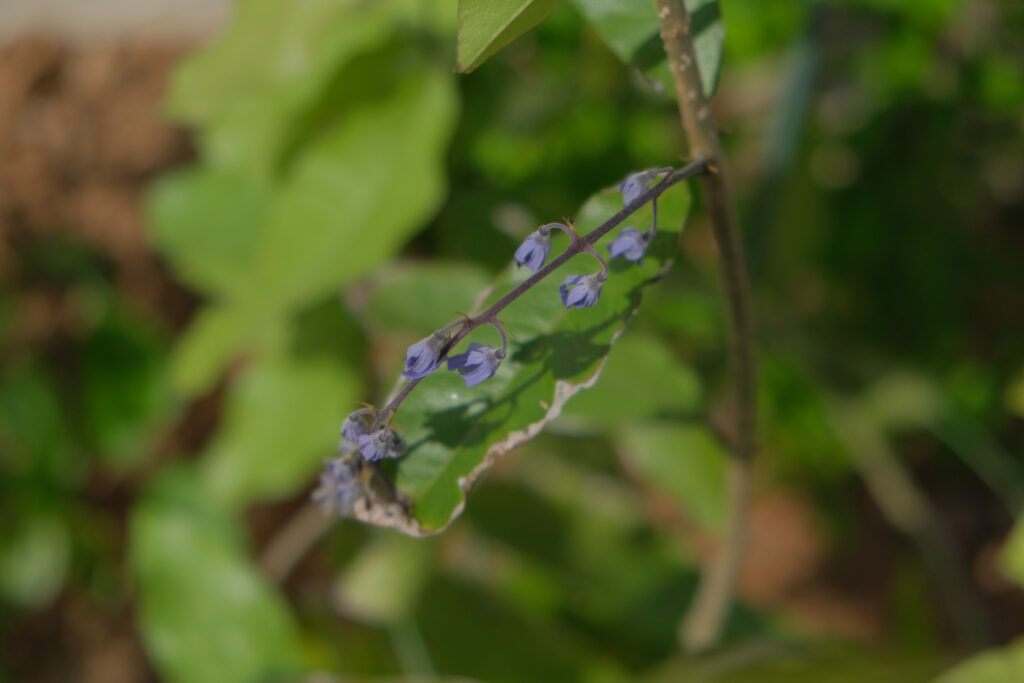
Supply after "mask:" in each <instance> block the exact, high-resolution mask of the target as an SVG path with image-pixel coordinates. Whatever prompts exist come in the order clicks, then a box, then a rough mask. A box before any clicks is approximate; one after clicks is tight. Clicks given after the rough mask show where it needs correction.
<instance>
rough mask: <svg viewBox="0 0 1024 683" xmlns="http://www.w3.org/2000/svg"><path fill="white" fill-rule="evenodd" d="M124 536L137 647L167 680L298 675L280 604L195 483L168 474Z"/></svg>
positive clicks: (196, 682)
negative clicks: (131, 575)
mask: <svg viewBox="0 0 1024 683" xmlns="http://www.w3.org/2000/svg"><path fill="white" fill-rule="evenodd" d="M130 533H131V537H130V543H131V562H132V569H133V573H134V576H135V580H136V585H137V587H138V605H139V621H140V626H141V630H142V635H143V640H144V642H145V644H146V650H147V652H148V653H149V656H150V657H151V658H152V661H153V662H154V664H155V665H156V667H157V669H158V671H159V672H160V673H161V678H162V679H163V680H168V681H180V682H182V683H205V682H207V681H209V682H210V683H236V682H237V683H248V682H251V681H259V680H273V679H274V678H273V677H274V676H279V677H280V676H281V675H283V674H286V673H288V672H291V671H293V670H294V668H295V665H296V663H297V661H298V637H297V632H296V628H295V625H294V624H293V623H292V620H291V617H290V615H289V614H288V608H287V606H286V604H285V602H284V600H283V599H282V598H281V596H280V595H278V594H277V593H276V592H275V591H274V590H273V589H272V587H271V586H270V585H268V583H267V582H266V580H265V579H264V578H263V577H262V576H261V575H260V573H259V572H258V571H257V569H256V567H254V566H253V565H252V564H251V563H250V562H249V560H248V559H247V558H246V556H245V552H244V549H243V547H242V544H241V543H240V530H239V529H237V528H236V527H235V526H234V525H233V524H232V523H231V521H230V520H229V519H227V518H225V517H222V516H220V515H219V514H218V513H217V512H216V511H215V510H214V509H213V508H211V506H209V505H208V504H207V502H206V501H205V500H204V499H203V497H202V496H201V493H200V489H199V487H198V486H197V485H196V482H195V481H194V479H193V477H190V476H187V473H184V472H178V471H172V472H169V473H166V474H165V475H164V476H163V477H162V478H161V479H160V480H159V481H158V482H157V484H156V485H155V487H154V488H153V490H151V491H150V492H149V493H148V494H147V495H146V496H145V497H144V498H143V499H142V501H141V502H140V503H139V504H138V505H137V507H136V509H135V511H134V513H133V514H132V519H131V532H130Z"/></svg>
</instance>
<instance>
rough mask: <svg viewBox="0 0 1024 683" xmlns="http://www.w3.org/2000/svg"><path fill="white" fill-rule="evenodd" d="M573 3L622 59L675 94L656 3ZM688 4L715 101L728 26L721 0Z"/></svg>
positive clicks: (707, 84) (704, 80)
mask: <svg viewBox="0 0 1024 683" xmlns="http://www.w3.org/2000/svg"><path fill="white" fill-rule="evenodd" d="M571 1H572V3H573V5H575V6H576V8H577V9H578V10H579V11H580V13H581V14H582V15H583V16H584V17H586V19H587V20H588V21H589V22H590V23H591V24H592V25H593V27H594V30H595V31H597V33H598V35H600V36H601V38H602V39H603V40H604V41H605V43H607V44H608V47H609V48H610V49H611V51H612V52H614V53H615V56H616V57H618V58H619V59H620V60H622V62H624V63H625V64H628V65H630V66H633V67H635V68H637V69H639V70H640V71H642V72H643V73H645V74H646V75H647V76H648V77H649V78H651V79H652V80H655V81H657V82H658V83H660V85H661V87H662V88H666V89H668V91H669V92H671V89H672V77H671V74H670V73H669V71H668V68H667V65H666V63H665V60H666V56H665V48H664V46H663V45H662V43H661V26H660V24H659V22H658V13H657V9H656V7H655V4H654V2H653V1H645V2H638V1H637V0H571ZM685 4H686V9H687V10H688V11H689V12H690V16H691V17H692V19H693V27H692V31H693V37H694V38H693V49H694V52H695V53H696V55H697V68H698V69H699V70H700V78H701V82H702V83H703V85H704V94H705V95H706V96H707V97H709V98H710V97H711V96H712V95H714V94H715V90H716V89H717V88H718V74H719V71H720V69H721V66H722V47H723V45H724V43H725V26H724V24H723V23H722V15H721V11H720V9H719V7H718V0H685Z"/></svg>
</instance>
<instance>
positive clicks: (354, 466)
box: [313, 169, 672, 514]
mask: <svg viewBox="0 0 1024 683" xmlns="http://www.w3.org/2000/svg"><path fill="white" fill-rule="evenodd" d="M671 170H672V169H652V170H649V171H642V172H640V173H634V174H632V175H630V176H628V177H627V178H626V179H625V180H624V181H622V183H621V185H620V186H619V189H620V191H621V192H622V202H623V205H624V206H625V207H627V208H628V207H631V206H633V205H634V204H637V203H638V201H639V200H640V199H641V198H642V197H644V196H645V195H646V194H647V193H648V190H649V189H650V186H651V183H652V181H653V180H654V179H656V178H658V177H659V176H661V175H663V174H664V173H666V172H669V171H671ZM655 196H656V195H655ZM648 199H649V200H650V201H652V202H654V201H656V200H655V199H653V198H650V197H648ZM652 206H653V210H654V217H653V220H652V223H653V225H652V226H651V228H650V229H649V230H647V231H645V232H640V231H639V230H637V229H636V228H633V227H625V228H623V229H622V230H621V231H620V232H619V235H618V237H616V238H615V239H614V240H613V241H612V242H611V244H610V245H609V246H608V252H609V255H610V257H611V258H617V257H619V256H621V257H623V258H625V259H626V260H628V261H632V262H633V263H637V264H639V263H641V262H642V260H643V257H644V253H645V252H646V251H647V247H648V246H649V245H650V243H651V241H652V239H653V238H654V234H655V228H656V224H657V205H656V204H652ZM567 223H568V221H567ZM555 229H557V230H561V231H562V232H564V233H566V234H567V235H568V236H569V238H570V240H571V244H570V246H569V247H568V249H567V250H566V253H565V254H563V255H562V256H561V257H559V259H556V261H557V265H561V263H564V262H565V261H566V260H567V259H568V258H569V257H570V256H573V255H575V254H579V253H581V252H584V251H585V252H587V253H589V254H590V255H591V256H593V257H594V258H595V259H596V260H597V261H598V263H599V264H600V266H601V270H599V271H598V272H596V273H591V274H589V275H569V276H568V277H566V278H565V280H564V282H563V283H562V285H561V286H560V287H559V296H560V297H561V300H562V305H563V306H565V308H566V309H571V308H588V307H590V306H594V305H596V304H597V302H598V300H599V299H600V297H601V289H602V287H603V286H604V284H605V282H607V280H608V273H609V271H608V264H607V263H606V262H605V260H604V259H603V258H602V257H601V256H600V255H599V254H598V252H597V251H596V249H594V247H593V244H592V243H593V242H596V241H597V239H598V238H599V237H601V236H603V235H604V234H606V233H607V232H608V231H609V230H610V229H611V226H610V225H609V226H608V227H606V228H604V229H603V230H602V231H601V232H597V231H595V233H596V234H595V233H591V235H590V236H589V237H590V239H589V240H588V239H586V238H583V237H580V235H579V234H577V232H576V229H575V228H574V227H573V225H572V224H571V223H568V225H566V224H563V223H548V224H546V225H542V226H540V227H539V228H537V230H535V231H534V232H532V233H531V234H530V235H528V236H527V237H526V239H525V240H524V241H523V243H522V244H521V245H520V246H519V248H518V249H516V251H515V262H516V265H517V266H519V267H523V268H527V269H529V270H531V271H533V272H534V273H536V272H538V271H540V270H541V269H542V268H543V267H544V264H545V263H546V262H547V260H548V256H549V255H550V254H551V247H552V244H551V231H552V230H555ZM557 265H556V264H555V263H552V264H550V265H549V266H548V267H547V269H546V270H545V272H544V273H542V274H541V275H540V276H535V277H534V279H533V281H531V282H526V283H523V284H521V285H520V286H519V287H518V288H517V289H516V290H513V291H512V292H510V293H509V294H508V295H506V297H504V298H503V299H502V300H501V301H500V302H499V303H497V304H495V305H494V306H493V307H492V308H490V309H488V311H485V312H484V313H483V314H481V315H480V316H478V317H477V318H461V319H459V320H457V321H456V322H453V323H451V324H450V325H448V326H446V327H444V328H442V329H440V330H437V331H436V332H433V333H431V334H430V335H429V336H427V337H425V338H424V339H421V340H420V341H418V342H416V343H415V344H413V345H412V346H410V347H409V348H408V350H407V351H406V354H405V367H404V368H403V369H402V373H401V374H402V375H403V376H404V377H406V378H407V379H409V380H411V381H410V382H407V383H406V385H405V386H404V387H403V389H402V390H401V391H400V392H399V394H398V395H397V396H396V397H395V398H394V399H393V400H392V401H391V402H390V403H389V404H388V405H387V406H385V407H384V408H383V409H382V410H379V411H378V410H375V409H373V408H369V407H367V408H361V409H359V410H356V411H355V412H353V413H352V414H350V415H348V416H347V417H346V418H345V420H344V421H343V422H342V425H341V436H342V441H341V443H340V444H339V447H338V450H339V456H338V457H337V458H335V459H333V460H330V461H328V462H327V464H326V465H325V467H324V471H323V473H322V474H321V476H320V485H319V486H318V487H317V489H316V490H315V491H314V493H313V498H314V500H316V501H318V502H320V503H322V504H323V505H324V506H325V508H327V509H329V510H332V511H337V512H340V513H342V514H347V513H349V512H351V509H352V506H353V504H354V501H355V500H357V499H358V497H359V496H360V495H361V494H362V491H363V488H362V484H361V481H360V472H361V471H362V468H363V467H364V464H365V463H375V462H378V461H381V460H384V459H389V458H398V457H400V456H402V455H403V454H404V453H405V452H406V448H407V447H406V443H405V440H404V439H403V438H402V437H401V436H400V435H399V434H398V432H397V431H395V429H394V428H393V426H392V419H393V418H394V415H395V411H396V409H397V407H398V404H399V403H401V401H402V400H403V399H404V398H405V396H406V395H408V393H409V391H411V390H412V388H413V387H414V386H415V385H416V384H417V383H418V382H419V381H420V380H421V379H423V378H424V377H426V376H427V375H429V374H430V373H432V372H434V371H435V370H437V369H438V368H440V367H441V365H442V364H443V363H445V361H447V369H448V370H449V371H452V372H457V373H459V375H461V376H462V379H463V380H464V381H465V383H466V386H467V387H472V386H476V385H477V384H480V383H481V382H484V381H486V380H488V379H490V378H492V377H493V376H494V375H495V373H497V371H498V369H499V367H500V366H501V363H502V361H503V360H505V357H506V354H507V352H508V340H507V338H506V335H505V330H504V328H503V327H502V325H501V323H500V322H499V321H498V320H497V319H496V318H495V317H494V314H495V313H496V312H497V311H499V310H501V308H503V307H504V306H505V305H507V304H508V302H510V301H511V300H512V299H514V298H515V297H517V296H518V295H519V294H521V293H522V291H525V289H526V288H528V287H530V286H532V285H533V284H535V282H536V280H537V279H538V277H544V276H545V275H547V274H548V273H549V272H550V271H552V270H554V269H555V268H556V267H557ZM484 324H488V325H492V326H493V327H494V328H495V329H497V330H498V332H499V333H500V335H501V348H495V347H493V346H485V345H483V344H478V343H476V342H471V343H470V344H469V345H468V348H467V349H466V351H464V352H463V353H457V354H453V355H449V353H450V352H451V351H452V350H453V349H454V348H455V347H456V346H457V345H458V343H459V342H460V341H462V339H463V338H465V337H466V336H467V335H468V334H469V333H470V332H471V331H473V330H474V329H476V328H477V327H479V326H480V325H484ZM456 328H459V329H457V330H456Z"/></svg>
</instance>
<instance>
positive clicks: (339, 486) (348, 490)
mask: <svg viewBox="0 0 1024 683" xmlns="http://www.w3.org/2000/svg"><path fill="white" fill-rule="evenodd" d="M359 469H360V461H359V459H358V457H353V456H351V455H349V456H342V457H340V458H335V459H334V460H328V461H327V462H326V463H324V469H323V472H321V473H320V484H319V485H318V486H317V487H316V489H315V490H314V491H313V495H312V498H313V501H314V502H317V503H320V504H321V505H323V507H324V509H325V510H327V511H328V512H336V513H339V514H350V513H351V512H352V506H353V505H355V502H356V500H358V499H359V496H360V495H361V493H362V484H361V483H360V481H359Z"/></svg>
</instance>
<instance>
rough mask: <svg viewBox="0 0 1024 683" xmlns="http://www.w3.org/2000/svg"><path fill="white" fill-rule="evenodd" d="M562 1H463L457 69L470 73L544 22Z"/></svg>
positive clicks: (460, 6) (460, 12) (461, 0)
mask: <svg viewBox="0 0 1024 683" xmlns="http://www.w3.org/2000/svg"><path fill="white" fill-rule="evenodd" d="M557 4H558V0H459V38H458V47H457V49H456V59H455V70H456V71H459V72H461V73H467V72H469V71H472V70H473V69H475V68H477V67H478V66H480V65H481V64H483V63H484V62H485V61H486V60H487V58H488V57H490V56H491V55H493V54H494V53H495V52H497V51H498V50H500V49H501V48H503V47H505V46H506V45H508V44H509V43H511V42H512V41H513V40H515V39H516V38H518V37H519V36H521V35H522V34H524V33H526V32H527V31H529V30H530V29H531V28H533V27H534V26H536V25H537V24H539V23H540V22H542V21H544V20H545V19H546V18H547V16H548V15H549V14H551V10H553V9H554V8H555V5H557Z"/></svg>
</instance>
